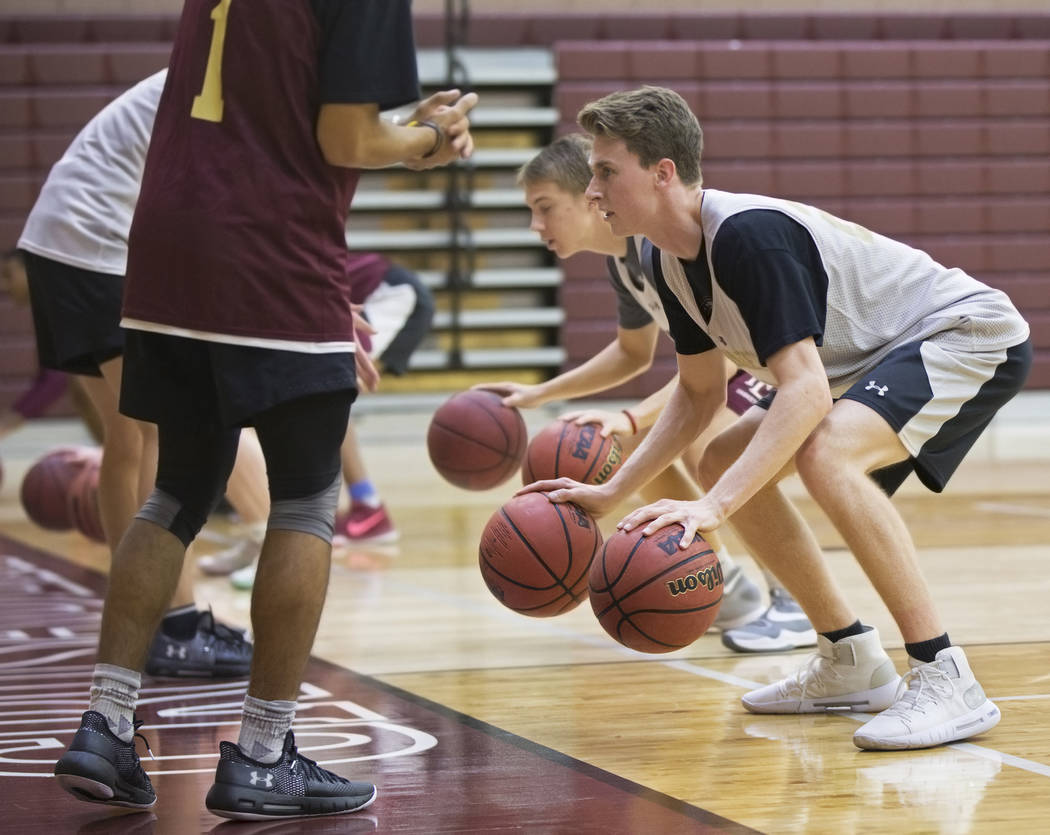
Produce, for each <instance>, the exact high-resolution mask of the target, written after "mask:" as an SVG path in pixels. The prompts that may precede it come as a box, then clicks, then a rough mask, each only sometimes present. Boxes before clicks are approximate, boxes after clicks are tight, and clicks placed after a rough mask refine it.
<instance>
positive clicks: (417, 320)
mask: <svg viewBox="0 0 1050 835" xmlns="http://www.w3.org/2000/svg"><path fill="white" fill-rule="evenodd" d="M350 263H351V267H350V275H351V283H352V285H353V292H352V298H353V299H354V300H355V301H358V300H360V301H361V305H362V312H363V314H364V316H365V318H367V319H368V323H369V325H371V326H372V329H373V332H372V333H369V334H365V335H362V334H358V344H359V346H360V347H361V348H362V349H363V350H367V351H368V353H369V355H370V356H371V357H372V358H373V359H374V360H375V362H376V364H377V365H378V366H379V370H380V372H381V373H390V374H393V375H394V376H395V377H400V376H401V375H403V374H404V373H405V372H406V371H407V370H408V362H409V359H410V358H411V356H412V354H413V352H414V351H415V350H416V348H418V347H419V344H420V343H421V342H422V341H423V339H424V338H425V337H426V335H427V333H429V331H430V325H431V323H432V322H433V319H434V297H433V295H432V294H431V292H430V290H429V289H428V288H427V286H426V285H425V284H423V280H422V279H421V278H420V277H419V276H418V275H416V274H415V273H414V272H412V271H411V270H407V269H405V268H404V267H401V266H399V265H397V264H393V263H391V262H390V261H388V260H387V259H386V258H384V257H383V256H381V255H379V254H377V253H374V252H364V253H351V256H350ZM243 448H244V443H243V440H242V443H241V449H238V451H237V461H236V463H235V464H234V467H233V473H232V474H231V476H230V481H231V483H232V482H233V481H234V480H235V479H239V478H240V477H241V474H240V472H239V470H240V468H241V464H242V452H243ZM339 458H340V461H341V465H342V472H343V482H344V483H345V485H346V491H347V493H348V499H349V507H348V509H347V511H346V513H344V514H339V515H337V516H336V521H335V538H336V539H337V540H342V541H345V542H347V543H349V544H352V545H389V544H391V543H395V542H397V541H398V539H399V538H400V532H399V531H398V529H397V528H396V527H395V526H394V522H393V519H392V518H391V516H390V513H389V511H388V510H387V508H386V504H385V503H384V502H383V500H382V498H381V497H380V494H379V490H378V488H377V487H376V485H375V484H374V483H373V482H372V479H371V478H370V477H369V474H368V470H367V468H366V467H365V462H364V458H363V456H362V454H361V448H360V444H359V441H358V438H357V430H356V429H355V428H354V422H353V420H351V421H350V423H349V425H348V426H347V428H346V437H345V438H343V445H342V447H341V448H340V451H339ZM261 545H262V543H261V542H259V543H255V542H253V541H252V540H251V539H247V540H244V541H242V542H239V543H237V544H235V545H233V546H231V547H230V548H228V549H226V550H225V551H223V552H220V553H219V554H214V555H210V556H208V557H204V558H202V559H201V560H200V561H199V562H198V565H199V566H200V567H201V568H202V569H203V570H204V571H205V572H207V573H209V574H229V575H230V583H231V584H232V585H233V587H234V588H235V589H239V590H241V591H250V590H251V588H252V586H253V585H254V583H255V574H256V570H257V568H258V557H259V551H260V549H261Z"/></svg>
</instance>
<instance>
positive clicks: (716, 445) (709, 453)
mask: <svg viewBox="0 0 1050 835" xmlns="http://www.w3.org/2000/svg"><path fill="white" fill-rule="evenodd" d="M739 454H740V450H739V449H738V447H737V444H735V443H733V442H732V441H731V439H730V438H729V436H727V435H725V434H722V435H717V436H716V437H714V438H712V439H711V441H710V442H709V443H708V445H707V446H706V447H705V448H704V452H703V454H702V455H701V456H700V463H699V465H698V466H697V476H698V478H699V479H700V486H701V487H703V488H704V490H710V489H711V488H712V487H714V486H715V484H716V483H717V481H718V479H720V478H721V477H722V473H724V472H725V471H726V470H728V469H729V468H730V467H731V466H732V465H733V462H734V461H736V459H737V457H738V456H739Z"/></svg>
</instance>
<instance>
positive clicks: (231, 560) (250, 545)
mask: <svg viewBox="0 0 1050 835" xmlns="http://www.w3.org/2000/svg"><path fill="white" fill-rule="evenodd" d="M261 550H262V543H261V542H256V541H255V540H254V539H242V540H240V541H238V542H235V543H234V544H233V545H231V546H230V547H229V548H224V549H223V550H221V551H217V552H216V553H214V554H205V555H204V556H203V557H201V558H200V559H199V560H197V566H198V567H199V568H200V570H201V571H203V572H204V573H205V574H214V575H224V574H232V573H233V572H234V571H236V570H237V569H239V568H244V567H245V566H246V565H251V564H252V563H253V562H254V561H255V560H256V559H258V557H259V551H261Z"/></svg>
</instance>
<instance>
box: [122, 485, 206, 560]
mask: <svg viewBox="0 0 1050 835" xmlns="http://www.w3.org/2000/svg"><path fill="white" fill-rule="evenodd" d="M210 510H211V508H210V507H207V508H202V507H200V506H193V505H192V504H191V505H184V504H183V503H182V502H181V501H180V500H179V499H177V498H176V497H175V496H173V495H171V494H170V493H167V492H165V491H164V490H161V489H159V488H155V489H154V490H153V492H152V493H151V494H150V496H149V498H147V499H146V503H145V504H144V505H143V506H142V509H141V510H139V512H138V513H137V514H135V518H136V519H143V520H145V521H147V522H152V523H153V524H154V525H158V526H160V527H162V528H164V530H166V531H168V532H170V533H171V534H173V535H174V536H176V537H177V538H178V540H179V541H180V542H181V543H182V544H183V545H184V546H186V547H187V548H189V547H190V543H191V542H193V540H194V539H196V538H197V534H198V533H200V530H201V528H203V527H204V523H205V522H206V521H208V513H209V512H210Z"/></svg>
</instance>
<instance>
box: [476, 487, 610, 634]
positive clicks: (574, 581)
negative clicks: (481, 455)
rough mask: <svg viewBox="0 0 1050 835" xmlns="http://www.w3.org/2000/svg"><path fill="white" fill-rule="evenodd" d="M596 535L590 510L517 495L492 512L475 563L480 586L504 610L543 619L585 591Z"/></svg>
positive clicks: (577, 601)
mask: <svg viewBox="0 0 1050 835" xmlns="http://www.w3.org/2000/svg"><path fill="white" fill-rule="evenodd" d="M601 544H602V534H601V531H600V530H598V525H597V524H596V523H595V521H594V519H593V518H591V516H590V514H589V513H587V512H586V511H585V510H583V509H582V508H579V507H577V506H576V505H574V504H555V503H554V502H552V501H551V500H550V499H548V498H547V497H546V496H545V495H544V494H543V493H523V494H522V495H520V496H515V497H514V498H512V499H511V500H510V501H508V502H506V503H505V504H504V505H503V506H502V507H501V508H500V509H499V510H497V511H496V512H495V513H494V514H492V518H490V519H489V521H488V524H487V525H485V530H484V531H483V532H482V534H481V545H480V547H479V548H478V563H479V565H480V567H481V576H482V578H483V579H484V580H485V585H486V586H488V588H489V591H490V592H492V594H493V596H494V597H495V598H496V599H497V600H498V601H499V602H500V603H502V604H503V605H504V606H506V607H507V608H508V609H513V610H514V611H515V612H519V613H521V614H523V615H529V616H531V617H537V618H543V617H550V616H552V615H560V614H562V613H563V612H568V611H569V610H570V609H575V608H576V607H577V606H578V605H579V604H580V602H581V601H582V600H583V598H584V597H586V595H587V571H588V569H589V568H590V566H591V561H592V560H593V559H594V555H595V553H596V552H597V551H598V549H599V548H600V547H601Z"/></svg>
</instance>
